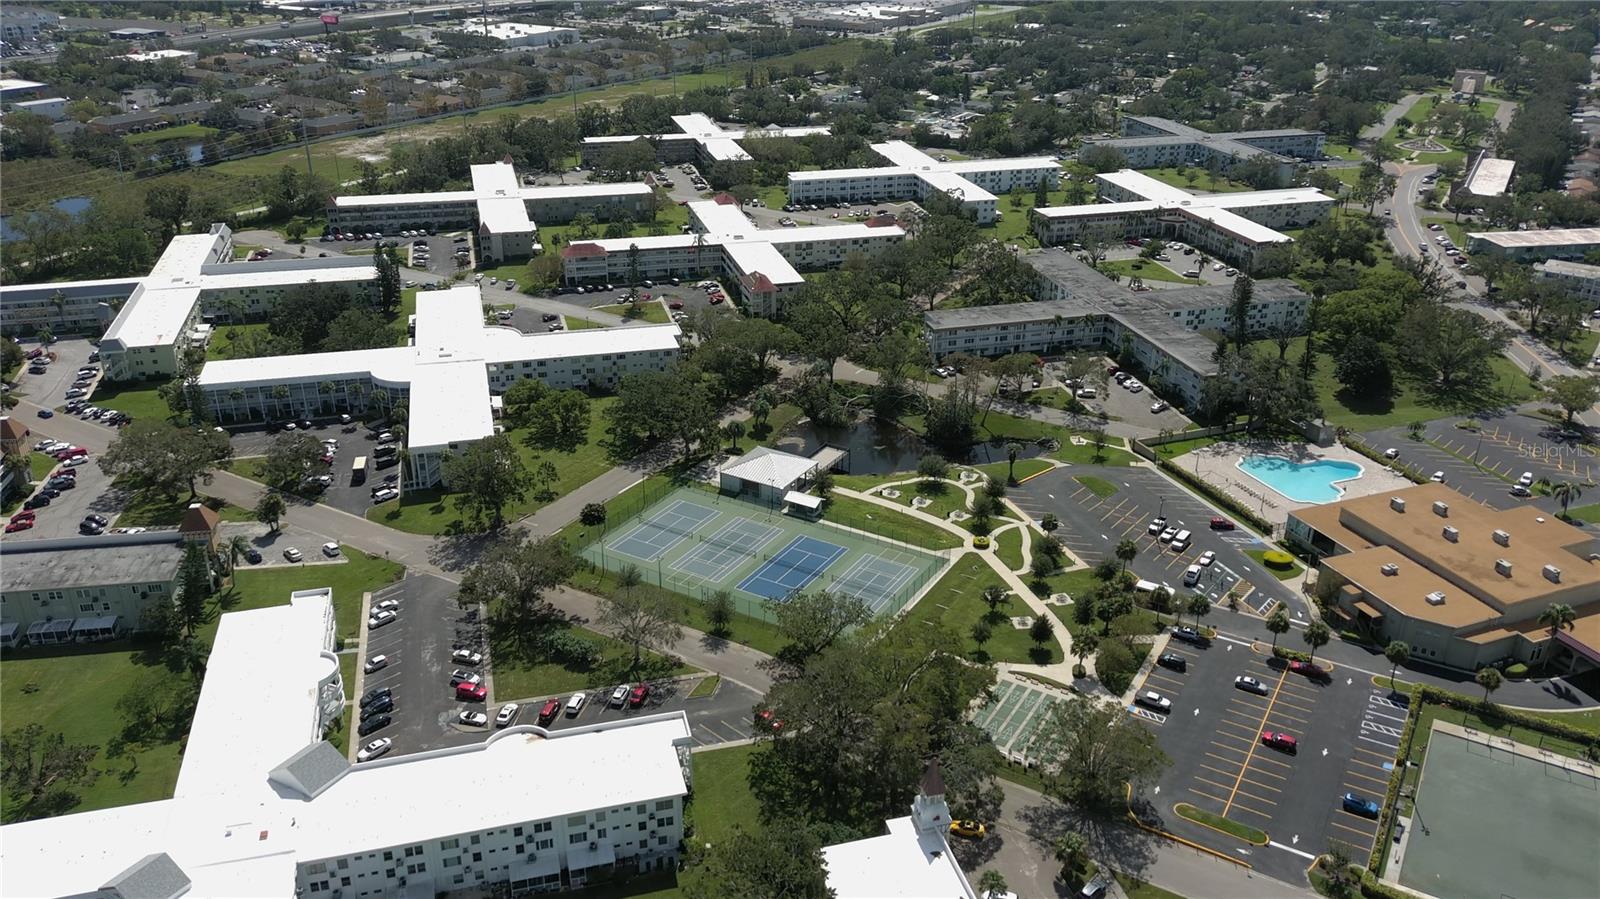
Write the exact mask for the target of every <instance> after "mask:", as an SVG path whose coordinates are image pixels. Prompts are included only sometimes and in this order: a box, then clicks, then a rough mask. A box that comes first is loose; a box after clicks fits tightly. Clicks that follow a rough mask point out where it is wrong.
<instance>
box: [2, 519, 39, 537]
mask: <svg viewBox="0 0 1600 899" xmlns="http://www.w3.org/2000/svg"><path fill="white" fill-rule="evenodd" d="M31 527H33V519H32V518H24V519H22V520H21V521H13V522H11V523H10V524H8V525H6V533H7V534H15V533H16V532H18V531H26V530H28V529H29V528H31Z"/></svg>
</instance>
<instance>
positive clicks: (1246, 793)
mask: <svg viewBox="0 0 1600 899" xmlns="http://www.w3.org/2000/svg"><path fill="white" fill-rule="evenodd" d="M1250 786H1252V787H1254V786H1256V784H1250ZM1239 795H1240V796H1248V797H1250V798H1251V799H1253V800H1255V801H1256V802H1265V803H1266V804H1267V805H1270V806H1273V807H1274V808H1276V807H1277V805H1278V803H1277V802H1276V801H1274V800H1271V799H1268V798H1267V797H1265V796H1257V795H1256V794H1254V793H1252V792H1250V791H1249V790H1246V789H1243V788H1241V789H1240V790H1239Z"/></svg>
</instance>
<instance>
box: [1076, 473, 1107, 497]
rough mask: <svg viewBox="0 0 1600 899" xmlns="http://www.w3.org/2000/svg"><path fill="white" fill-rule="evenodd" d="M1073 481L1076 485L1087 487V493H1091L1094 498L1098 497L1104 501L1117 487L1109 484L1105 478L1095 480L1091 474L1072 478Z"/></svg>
mask: <svg viewBox="0 0 1600 899" xmlns="http://www.w3.org/2000/svg"><path fill="white" fill-rule="evenodd" d="M1073 480H1074V481H1077V482H1078V483H1080V484H1082V485H1083V486H1085V487H1088V488H1089V491H1090V492H1091V493H1093V494H1094V495H1095V496H1098V497H1100V498H1101V499H1105V498H1106V497H1108V496H1110V495H1111V494H1113V493H1116V492H1117V485H1116V484H1113V483H1111V482H1110V481H1108V480H1106V479H1105V478H1097V477H1095V476H1094V475H1092V474H1080V475H1076V476H1075V477H1073Z"/></svg>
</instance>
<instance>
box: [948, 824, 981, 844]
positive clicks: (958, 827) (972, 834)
mask: <svg viewBox="0 0 1600 899" xmlns="http://www.w3.org/2000/svg"><path fill="white" fill-rule="evenodd" d="M950 832H951V833H953V834H955V835H956V836H958V837H968V838H969V839H974V840H981V839H983V835H984V834H986V833H988V832H989V830H988V828H986V827H984V826H983V824H982V823H981V822H979V821H951V822H950Z"/></svg>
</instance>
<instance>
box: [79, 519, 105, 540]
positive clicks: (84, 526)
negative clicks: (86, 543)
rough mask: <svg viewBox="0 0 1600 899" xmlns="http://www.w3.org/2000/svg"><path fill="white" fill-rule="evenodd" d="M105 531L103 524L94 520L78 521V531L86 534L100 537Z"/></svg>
mask: <svg viewBox="0 0 1600 899" xmlns="http://www.w3.org/2000/svg"><path fill="white" fill-rule="evenodd" d="M105 532H106V529H105V527H104V526H103V525H98V524H95V523H94V522H92V521H82V522H79V523H78V533H80V534H83V535H84V536H87V537H98V536H100V535H101V534H104V533H105Z"/></svg>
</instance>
